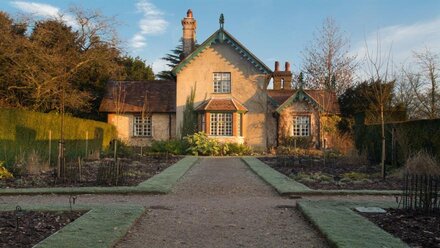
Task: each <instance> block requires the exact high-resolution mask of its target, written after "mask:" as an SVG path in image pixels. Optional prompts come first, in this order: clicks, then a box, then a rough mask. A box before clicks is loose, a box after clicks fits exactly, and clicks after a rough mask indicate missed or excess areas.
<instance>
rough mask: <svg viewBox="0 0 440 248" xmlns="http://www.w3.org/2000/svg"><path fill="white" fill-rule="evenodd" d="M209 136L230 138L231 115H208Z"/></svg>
mask: <svg viewBox="0 0 440 248" xmlns="http://www.w3.org/2000/svg"><path fill="white" fill-rule="evenodd" d="M209 134H210V135H212V136H232V113H210V133H209Z"/></svg>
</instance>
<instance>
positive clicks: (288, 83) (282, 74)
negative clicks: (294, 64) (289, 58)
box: [272, 61, 292, 90]
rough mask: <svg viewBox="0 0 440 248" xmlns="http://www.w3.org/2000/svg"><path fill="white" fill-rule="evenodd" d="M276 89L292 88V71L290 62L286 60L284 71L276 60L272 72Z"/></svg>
mask: <svg viewBox="0 0 440 248" xmlns="http://www.w3.org/2000/svg"><path fill="white" fill-rule="evenodd" d="M272 77H273V89H274V90H290V89H292V72H291V71H290V63H289V62H286V63H285V65H284V71H280V63H279V62H278V61H275V70H274V72H273V74H272Z"/></svg>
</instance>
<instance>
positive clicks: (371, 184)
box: [259, 156, 403, 190]
mask: <svg viewBox="0 0 440 248" xmlns="http://www.w3.org/2000/svg"><path fill="white" fill-rule="evenodd" d="M259 159H260V160H261V161H262V162H264V163H265V164H267V165H269V166H270V167H272V168H273V169H275V170H277V171H278V172H280V173H282V174H284V175H286V176H289V177H292V178H295V177H296V176H298V175H300V174H315V173H320V174H324V175H325V176H326V177H330V180H322V181H321V180H304V181H299V182H301V183H302V184H304V185H306V186H308V187H310V188H312V189H324V190H333V189H351V190H361V189H367V190H400V189H402V185H403V180H402V179H400V178H398V177H394V176H388V177H387V178H386V180H383V179H382V178H381V177H380V167H379V166H378V165H359V164H350V163H345V162H343V161H338V160H335V159H333V160H329V161H326V162H325V163H324V161H323V159H321V158H298V157H286V156H283V157H262V158H259ZM351 172H355V173H363V174H367V175H368V178H365V179H363V180H348V181H344V180H341V179H342V178H343V175H344V174H345V173H351Z"/></svg>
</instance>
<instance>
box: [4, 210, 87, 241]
mask: <svg viewBox="0 0 440 248" xmlns="http://www.w3.org/2000/svg"><path fill="white" fill-rule="evenodd" d="M83 214H84V211H65V212H50V211H28V212H23V214H22V215H20V216H19V220H18V228H17V214H16V212H15V211H6V212H0V247H5V248H6V247H8V248H9V247H33V246H34V245H36V244H37V243H39V242H40V241H42V240H43V239H45V238H47V237H49V236H50V235H51V234H53V233H55V232H57V231H58V230H60V229H61V228H63V227H64V226H66V225H67V224H69V223H71V222H73V221H74V220H75V219H77V218H79V217H80V216H81V215H83Z"/></svg>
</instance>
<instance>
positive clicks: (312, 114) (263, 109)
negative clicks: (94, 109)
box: [100, 10, 339, 150]
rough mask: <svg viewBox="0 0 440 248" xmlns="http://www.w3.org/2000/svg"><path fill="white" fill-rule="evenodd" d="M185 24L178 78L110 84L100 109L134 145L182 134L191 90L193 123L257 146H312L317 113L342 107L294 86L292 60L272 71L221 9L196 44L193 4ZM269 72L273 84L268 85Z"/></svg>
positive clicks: (328, 96) (323, 94)
mask: <svg viewBox="0 0 440 248" xmlns="http://www.w3.org/2000/svg"><path fill="white" fill-rule="evenodd" d="M182 26H183V37H182V38H183V55H182V61H181V62H180V63H179V64H178V65H177V66H176V67H175V68H174V69H173V71H172V72H173V74H174V75H175V76H176V78H177V79H176V82H169V81H145V82H109V84H108V85H107V93H106V96H105V97H104V99H103V101H102V104H101V108H100V110H101V111H102V112H107V113H108V122H109V123H113V124H114V125H115V126H116V127H117V130H118V134H119V136H120V138H122V139H124V140H125V141H127V142H128V143H129V144H131V145H141V144H147V143H148V142H150V141H151V140H153V139H154V140H164V139H172V138H180V136H181V134H180V127H181V126H182V123H183V118H184V116H183V113H184V110H185V104H186V101H187V99H188V97H189V96H190V95H191V93H194V105H195V111H196V112H197V114H198V123H197V128H198V130H199V131H203V132H206V133H207V134H208V135H209V136H210V137H212V138H215V139H218V140H220V141H222V142H237V143H245V144H247V145H250V146H252V147H253V148H254V149H256V150H266V149H267V148H268V147H274V146H277V145H279V144H280V143H281V142H282V141H283V140H284V139H285V138H286V137H310V138H311V139H312V140H313V143H314V144H315V145H316V146H317V147H320V146H322V145H323V142H322V141H323V140H324V139H326V137H323V134H322V132H321V126H320V121H321V118H322V116H325V115H329V114H337V113H338V112H339V107H338V104H337V99H336V95H335V94H334V93H333V92H327V91H322V90H305V89H303V88H302V87H300V88H299V89H292V88H291V85H292V83H291V82H292V72H291V71H290V65H289V63H287V62H286V64H285V69H284V71H281V70H280V69H279V63H278V62H276V63H275V70H274V71H272V70H271V69H270V68H269V67H267V66H266V65H265V64H264V63H263V62H262V61H261V60H260V59H258V58H257V57H256V56H255V55H254V54H253V53H252V52H250V51H249V50H248V49H247V48H246V47H245V46H244V45H242V44H241V43H240V42H239V41H238V40H237V39H236V38H234V37H233V36H232V35H231V34H230V33H228V32H227V31H226V30H225V28H224V19H223V15H221V17H220V28H219V29H218V30H217V31H215V32H214V33H213V34H212V35H211V36H210V37H209V38H207V39H206V40H205V41H204V42H203V43H202V44H200V45H199V46H196V45H195V37H196V27H197V22H196V20H195V18H194V16H193V13H192V11H191V10H188V12H187V15H186V17H185V18H183V20H182ZM271 79H273V89H268V85H269V82H270V81H271ZM122 86H123V88H124V90H123V94H122V95H123V97H117V96H116V95H117V94H115V92H116V91H117V90H115V89H117V87H122ZM119 95H121V94H119ZM118 99H119V100H121V99H124V101H123V103H122V104H121V103H119V104H118V101H116V100H118ZM117 110H119V111H117Z"/></svg>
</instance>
